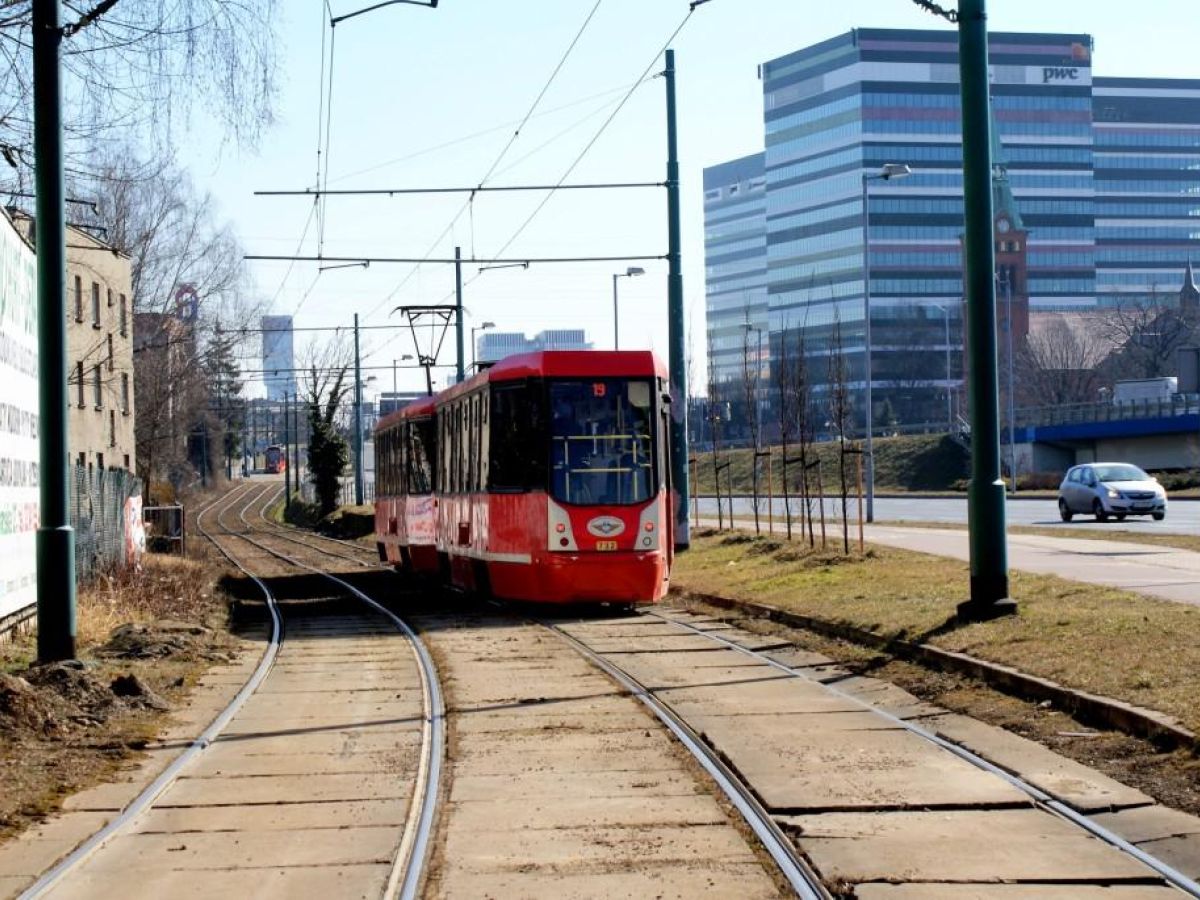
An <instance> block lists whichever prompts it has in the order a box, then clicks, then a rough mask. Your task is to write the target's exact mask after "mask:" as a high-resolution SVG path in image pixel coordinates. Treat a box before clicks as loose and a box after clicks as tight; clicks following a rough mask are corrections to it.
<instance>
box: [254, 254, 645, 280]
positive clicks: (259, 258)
mask: <svg viewBox="0 0 1200 900" xmlns="http://www.w3.org/2000/svg"><path fill="white" fill-rule="evenodd" d="M666 258H667V257H666V254H663V253H659V254H632V253H631V254H624V255H621V256H542V257H536V256H526V257H522V258H520V259H503V258H499V257H495V258H491V259H476V258H474V257H471V258H465V257H464V258H461V259H455V258H454V257H452V256H451V257H448V258H441V259H432V258H430V257H424V258H422V259H417V258H416V257H412V256H268V255H257V254H249V255H246V256H243V257H242V259H246V260H254V261H256V262H285V261H289V262H326V263H329V262H332V263H360V264H361V263H429V264H431V265H447V264H450V263H469V264H471V265H486V266H490V265H496V264H507V263H513V264H518V265H520V264H523V263H530V264H533V263H537V264H550V263H581V262H624V261H635V262H636V261H641V260H650V259H666ZM475 277H476V278H477V277H479V276H478V275H476V276H475ZM314 283H315V281H314Z"/></svg>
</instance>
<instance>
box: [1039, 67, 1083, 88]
mask: <svg viewBox="0 0 1200 900" xmlns="http://www.w3.org/2000/svg"><path fill="white" fill-rule="evenodd" d="M1052 81H1079V67H1078V66H1042V84H1049V83H1050V82H1052Z"/></svg>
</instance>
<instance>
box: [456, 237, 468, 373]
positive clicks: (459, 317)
mask: <svg viewBox="0 0 1200 900" xmlns="http://www.w3.org/2000/svg"><path fill="white" fill-rule="evenodd" d="M454 307H455V308H454V341H455V344H456V345H457V347H458V359H457V363H458V380H459V381H460V382H461V381H463V380H464V379H465V378H466V368H465V363H464V360H465V359H466V357H465V356H464V354H463V302H462V248H461V247H455V248H454Z"/></svg>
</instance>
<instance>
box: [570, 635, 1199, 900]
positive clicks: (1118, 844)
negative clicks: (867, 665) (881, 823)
mask: <svg viewBox="0 0 1200 900" xmlns="http://www.w3.org/2000/svg"><path fill="white" fill-rule="evenodd" d="M641 615H644V616H651V617H653V618H656V619H660V620H662V621H664V622H670V623H671V624H672V625H678V626H679V627H680V628H685V629H687V630H688V631H691V632H693V633H694V634H697V635H700V636H702V637H705V638H707V639H709V640H710V641H713V642H714V643H717V644H721V645H723V646H725V647H728V648H731V649H733V650H737V651H738V652H739V653H743V654H745V655H746V656H749V657H752V658H753V659H755V660H757V661H759V662H763V663H766V664H767V665H769V666H771V667H773V668H775V669H777V670H779V671H780V672H784V673H785V674H787V675H790V676H792V677H793V678H799V679H801V680H802V681H809V682H813V683H819V682H816V679H813V678H810V677H809V676H807V675H805V674H804V673H803V672H799V671H797V670H795V669H792V668H789V667H788V666H787V665H785V664H784V663H781V662H778V661H777V660H774V659H771V658H770V657H769V656H766V655H764V654H763V653H760V652H759V651H757V650H751V649H749V648H748V647H743V646H742V645H740V644H738V643H736V642H734V641H731V640H729V639H728V638H724V637H721V636H720V635H719V634H717V633H714V632H711V631H705V630H704V629H702V628H697V627H695V626H694V625H690V624H688V623H687V622H680V621H678V620H676V619H672V618H670V617H669V616H664V615H662V614H661V613H657V612H651V611H648V612H644V613H641ZM572 640H574V639H573V638H572ZM821 686H822V687H823V688H824V689H825V690H827V691H830V692H831V693H833V694H836V695H837V696H838V697H839V698H841V699H844V700H848V701H851V702H853V703H855V704H856V705H858V706H861V707H862V708H863V709H864V710H867V711H869V712H873V713H875V714H876V715H878V716H880V717H881V718H883V719H884V720H886V721H887V722H888V723H890V724H892V725H894V726H898V727H900V728H903V729H904V730H906V731H908V732H910V733H911V734H913V735H914V736H916V737H919V738H921V739H922V740H925V741H928V742H929V743H931V744H935V745H936V746H938V747H940V748H942V749H943V750H946V751H948V752H950V753H953V754H954V755H955V756H957V757H958V758H959V759H961V760H963V761H964V762H966V763H969V764H970V765H972V766H975V767H976V768H978V769H982V770H984V771H985V772H990V773H991V774H993V775H995V776H996V777H997V778H1001V779H1003V780H1004V781H1006V782H1007V783H1008V784H1010V785H1012V786H1013V787H1014V788H1016V789H1017V790H1019V791H1021V792H1022V793H1024V794H1025V795H1026V796H1028V797H1029V798H1030V800H1032V801H1033V803H1034V805H1035V806H1038V807H1040V808H1041V809H1043V810H1045V811H1047V812H1049V813H1052V814H1053V815H1057V816H1059V817H1060V818H1063V819H1066V820H1067V821H1068V822H1070V823H1071V824H1073V825H1076V826H1078V827H1079V828H1081V829H1083V830H1084V831H1086V832H1088V833H1089V834H1091V835H1092V836H1093V837H1095V838H1098V839H1100V840H1102V841H1104V843H1106V844H1108V845H1110V846H1112V847H1114V848H1115V849H1117V850H1120V851H1121V852H1123V853H1126V854H1128V855H1129V856H1132V857H1133V858H1134V859H1136V860H1137V861H1138V862H1140V863H1142V864H1143V865H1145V866H1147V867H1148V868H1150V869H1152V870H1154V872H1156V873H1157V874H1158V875H1159V876H1161V877H1162V878H1163V879H1164V880H1165V881H1167V882H1169V883H1170V884H1171V885H1172V886H1174V887H1177V888H1179V890H1181V891H1183V892H1184V893H1185V894H1188V895H1189V896H1192V897H1197V898H1200V884H1197V883H1196V882H1195V881H1194V880H1193V879H1191V878H1189V877H1188V876H1186V875H1184V874H1183V873H1182V872H1180V871H1178V870H1177V869H1175V868H1173V867H1172V866H1170V865H1168V864H1167V863H1165V862H1163V861H1162V860H1161V859H1158V858H1157V857H1155V856H1152V855H1150V854H1149V853H1147V852H1146V851H1145V850H1142V849H1140V848H1139V847H1136V846H1134V845H1133V844H1131V843H1130V842H1129V841H1127V840H1125V839H1124V838H1123V837H1121V836H1119V835H1117V834H1114V833H1113V832H1111V831H1109V830H1108V829H1107V828H1104V827H1103V826H1101V825H1098V824H1097V823H1095V822H1093V821H1092V820H1091V819H1089V818H1088V817H1087V816H1085V815H1083V814H1081V813H1079V812H1076V811H1075V810H1073V809H1071V807H1069V806H1067V805H1066V804H1065V803H1063V802H1062V801H1061V800H1057V799H1055V798H1054V797H1052V796H1051V795H1050V794H1048V793H1046V792H1045V791H1043V790H1042V789H1041V788H1038V787H1036V786H1035V785H1032V784H1030V783H1029V782H1027V781H1024V780H1022V779H1021V778H1019V777H1018V776H1016V775H1014V774H1013V773H1011V772H1008V771H1005V770H1004V769H1002V768H1000V767H999V766H997V765H995V764H994V763H991V762H988V761H987V760H986V759H984V758H983V757H982V756H979V755H978V754H976V753H973V752H971V751H970V750H968V749H966V748H965V747H962V746H960V745H958V744H955V743H952V742H951V741H948V740H946V739H945V738H943V737H941V736H939V735H937V734H934V733H933V732H932V731H929V730H928V729H926V728H922V727H921V726H920V725H917V724H915V723H913V722H910V721H908V720H906V719H901V718H900V717H899V716H896V715H893V714H892V713H889V712H887V711H886V710H882V709H880V708H879V707H877V706H873V705H872V704H870V703H868V702H867V701H865V700H863V699H862V698H860V697H855V696H854V695H853V694H851V693H848V692H847V691H843V690H842V689H840V688H839V687H838V686H837V685H836V684H825V683H821Z"/></svg>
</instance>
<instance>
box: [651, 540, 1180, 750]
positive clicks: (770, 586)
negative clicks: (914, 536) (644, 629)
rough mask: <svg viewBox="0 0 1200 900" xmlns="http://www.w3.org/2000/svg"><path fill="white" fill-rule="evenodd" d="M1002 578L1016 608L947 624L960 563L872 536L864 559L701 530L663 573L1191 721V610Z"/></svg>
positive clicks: (1108, 592) (1065, 584)
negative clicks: (1009, 613) (875, 542)
mask: <svg viewBox="0 0 1200 900" xmlns="http://www.w3.org/2000/svg"><path fill="white" fill-rule="evenodd" d="M1011 577H1012V580H1011V587H1012V594H1013V596H1014V597H1015V598H1016V599H1017V600H1018V601H1020V604H1021V608H1020V615H1019V616H1015V617H1010V618H1006V619H1000V620H997V621H994V622H987V623H977V624H970V625H964V626H956V625H955V624H954V623H953V622H952V621H951V620H952V617H953V615H954V609H955V606H956V605H957V604H958V603H959V602H961V601H962V600H964V599H966V596H967V585H968V567H967V564H966V563H964V562H959V561H957V560H952V559H944V558H941V557H934V556H928V555H925V554H920V553H911V552H908V551H904V550H896V549H892V548H886V547H878V546H870V547H868V551H867V554H866V556H865V557H861V558H860V557H853V556H852V557H841V556H836V555H832V554H823V553H820V552H817V553H810V552H809V551H808V550H807V548H806V547H802V546H800V545H798V544H791V545H789V544H787V543H786V542H783V541H778V540H777V541H770V540H768V539H765V538H755V537H752V536H749V535H724V536H720V535H712V534H707V533H705V532H700V533H699V534H698V536H697V537H695V538H694V540H693V543H692V549H691V550H690V551H689V552H688V553H686V554H683V555H681V556H680V557H679V558H678V559H677V560H676V566H675V570H674V572H673V574H672V581H673V583H674V585H675V587H676V588H679V589H682V590H684V591H688V590H692V591H696V592H706V593H712V594H721V595H725V596H730V597H735V598H744V599H748V600H756V601H761V602H765V603H772V604H775V605H778V606H781V607H784V608H787V609H792V610H795V611H797V612H801V613H804V614H806V615H811V616H814V617H819V618H822V619H827V620H830V621H842V622H846V623H849V624H852V625H855V626H857V627H860V628H869V629H871V630H873V631H876V632H878V633H880V634H882V635H888V636H892V635H894V636H900V637H905V638H908V639H911V640H928V641H929V642H931V643H933V644H936V645H937V646H939V647H944V648H946V649H949V650H958V651H962V652H965V653H970V654H973V655H975V656H979V657H982V658H984V659H988V660H992V661H995V662H1000V663H1006V664H1008V665H1012V666H1016V667H1018V668H1020V669H1022V670H1023V671H1025V672H1029V673H1031V674H1035V675H1041V676H1044V677H1047V678H1052V679H1054V680H1055V681H1059V682H1061V683H1063V684H1065V685H1068V686H1070V687H1074V688H1079V689H1082V690H1086V691H1091V692H1093V693H1098V694H1104V695H1107V696H1110V697H1116V698H1119V699H1122V700H1126V701H1128V702H1131V703H1136V704H1139V705H1142V706H1147V707H1150V708H1152V709H1157V710H1160V711H1162V712H1164V713H1168V714H1170V715H1173V716H1176V717H1178V718H1179V719H1181V720H1182V721H1183V722H1184V723H1185V724H1186V725H1187V727H1189V728H1191V729H1192V730H1194V731H1200V708H1198V707H1197V704H1196V703H1195V697H1196V695H1197V691H1198V689H1200V641H1197V639H1196V632H1197V629H1200V608H1196V607H1192V606H1185V605H1182V604H1177V603H1170V602H1168V601H1160V600H1154V599H1151V598H1148V597H1143V596H1141V595H1139V594H1133V593H1130V592H1127V591H1120V590H1115V589H1112V588H1103V587H1098V586H1094V585H1087V584H1081V583H1079V582H1073V581H1068V580H1066V579H1063V578H1057V577H1053V576H1048V575H1033V574H1028V573H1024V572H1013V573H1012V576H1011ZM943 629H944V630H943Z"/></svg>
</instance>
